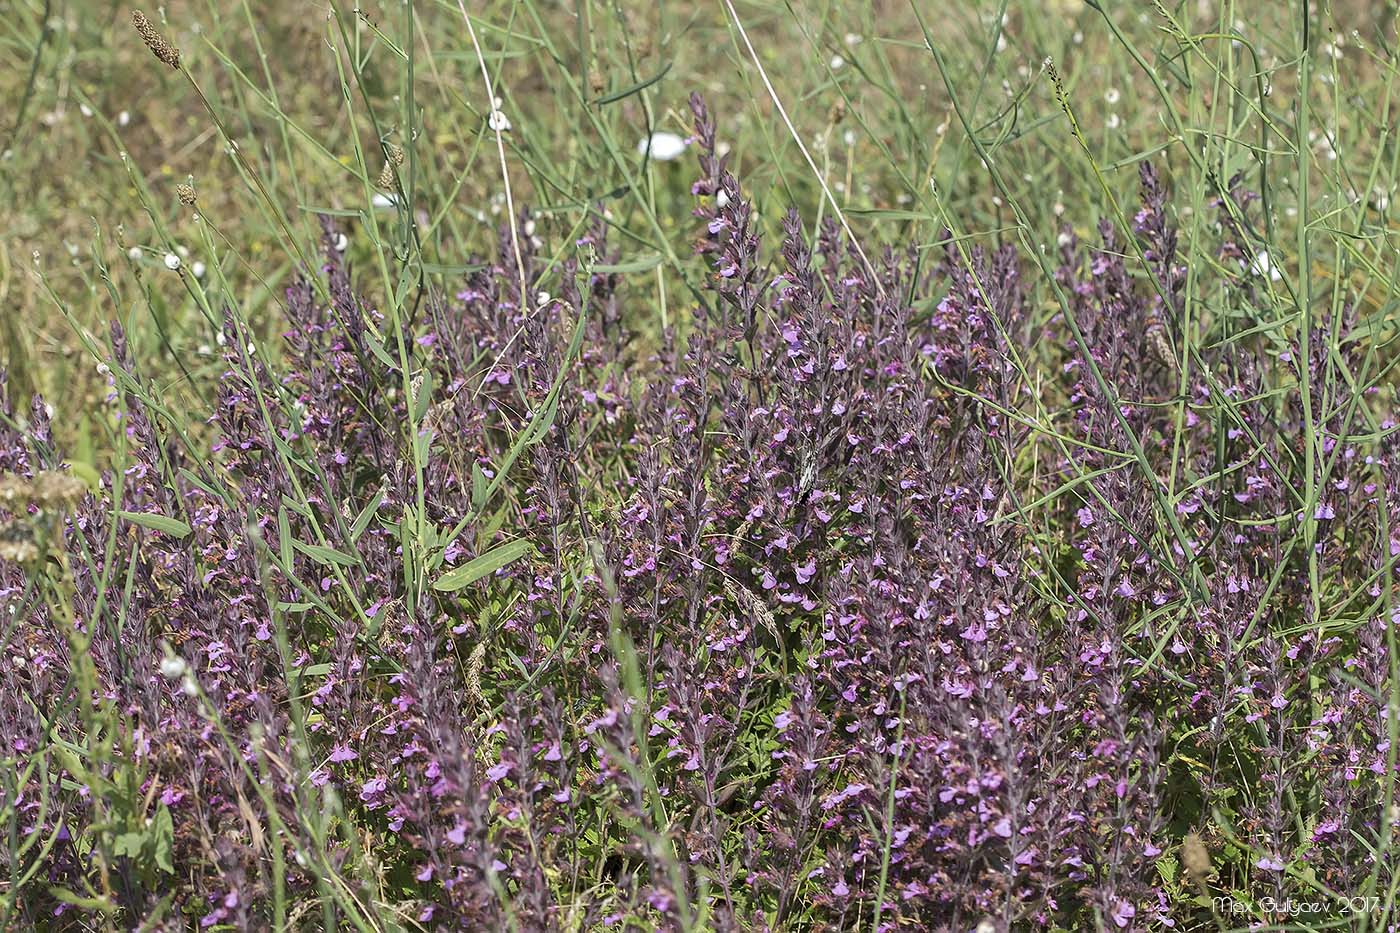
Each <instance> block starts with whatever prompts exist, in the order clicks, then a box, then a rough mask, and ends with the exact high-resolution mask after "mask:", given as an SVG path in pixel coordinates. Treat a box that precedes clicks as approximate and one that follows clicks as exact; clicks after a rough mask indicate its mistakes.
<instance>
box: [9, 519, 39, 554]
mask: <svg viewBox="0 0 1400 933" xmlns="http://www.w3.org/2000/svg"><path fill="white" fill-rule="evenodd" d="M38 556H39V545H38V544H36V543H35V542H34V530H33V529H32V528H30V527H29V525H27V524H25V523H22V522H8V523H7V524H5V525H4V526H2V527H0V560H8V561H13V562H14V563H16V564H28V563H31V562H33V561H34V560H35V559H36V558H38Z"/></svg>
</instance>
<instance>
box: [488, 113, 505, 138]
mask: <svg viewBox="0 0 1400 933" xmlns="http://www.w3.org/2000/svg"><path fill="white" fill-rule="evenodd" d="M486 125H487V126H489V127H491V129H493V130H495V131H496V132H497V133H509V132H510V118H509V117H507V116H506V115H505V114H504V113H502V112H501V111H499V110H492V111H491V116H489V117H487V118H486Z"/></svg>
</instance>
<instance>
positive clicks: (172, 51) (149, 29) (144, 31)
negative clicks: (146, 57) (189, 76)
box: [131, 10, 180, 69]
mask: <svg viewBox="0 0 1400 933" xmlns="http://www.w3.org/2000/svg"><path fill="white" fill-rule="evenodd" d="M131 25H133V26H135V27H136V31H137V32H138V33H140V34H141V41H143V42H145V43H146V48H148V49H150V50H151V54H152V55H154V56H155V57H156V58H158V59H160V60H161V61H163V62H165V63H166V64H167V65H169V66H170V67H171V68H177V69H178V68H179V67H180V50H179V49H177V48H175V46H173V45H171V44H170V43H169V42H167V41H166V40H165V36H162V35H161V34H160V33H159V32H157V31H156V27H155V26H153V25H152V24H151V21H150V20H149V19H147V18H146V14H145V13H142V12H141V11H140V10H133V11H132V13H131Z"/></svg>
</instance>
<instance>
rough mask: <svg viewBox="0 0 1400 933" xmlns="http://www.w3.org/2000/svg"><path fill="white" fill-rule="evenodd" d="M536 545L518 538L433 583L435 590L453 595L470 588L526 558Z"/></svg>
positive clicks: (472, 560) (452, 570)
mask: <svg viewBox="0 0 1400 933" xmlns="http://www.w3.org/2000/svg"><path fill="white" fill-rule="evenodd" d="M533 548H534V545H533V544H531V543H530V542H529V541H527V540H525V539H524V538H517V539H516V540H514V541H509V542H507V543H505V544H502V545H500V546H499V547H495V548H492V549H491V550H489V551H487V552H486V553H485V554H482V555H480V556H479V557H475V558H473V559H471V560H469V561H467V562H466V563H465V564H463V565H462V566H460V567H454V568H452V569H451V570H449V571H447V573H445V574H443V575H442V576H440V577H438V578H437V580H435V581H434V582H433V589H435V590H437V591H438V592H440V593H451V592H453V591H455V590H460V589H461V588H462V587H464V586H470V585H471V584H473V583H475V582H476V581H477V580H480V579H481V578H482V577H485V576H489V575H491V574H493V573H495V572H496V571H497V570H500V569H501V568H502V567H504V566H506V565H507V564H509V563H512V562H514V561H516V560H519V559H520V558H521V557H524V556H525V554H527V553H528V552H529V551H530V550H532V549H533Z"/></svg>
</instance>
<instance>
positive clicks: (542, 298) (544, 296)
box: [535, 292, 549, 308]
mask: <svg viewBox="0 0 1400 933" xmlns="http://www.w3.org/2000/svg"><path fill="white" fill-rule="evenodd" d="M535 304H537V305H539V306H540V307H541V308H543V307H544V306H545V305H547V304H549V292H540V293H539V294H538V295H536V296H535Z"/></svg>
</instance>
